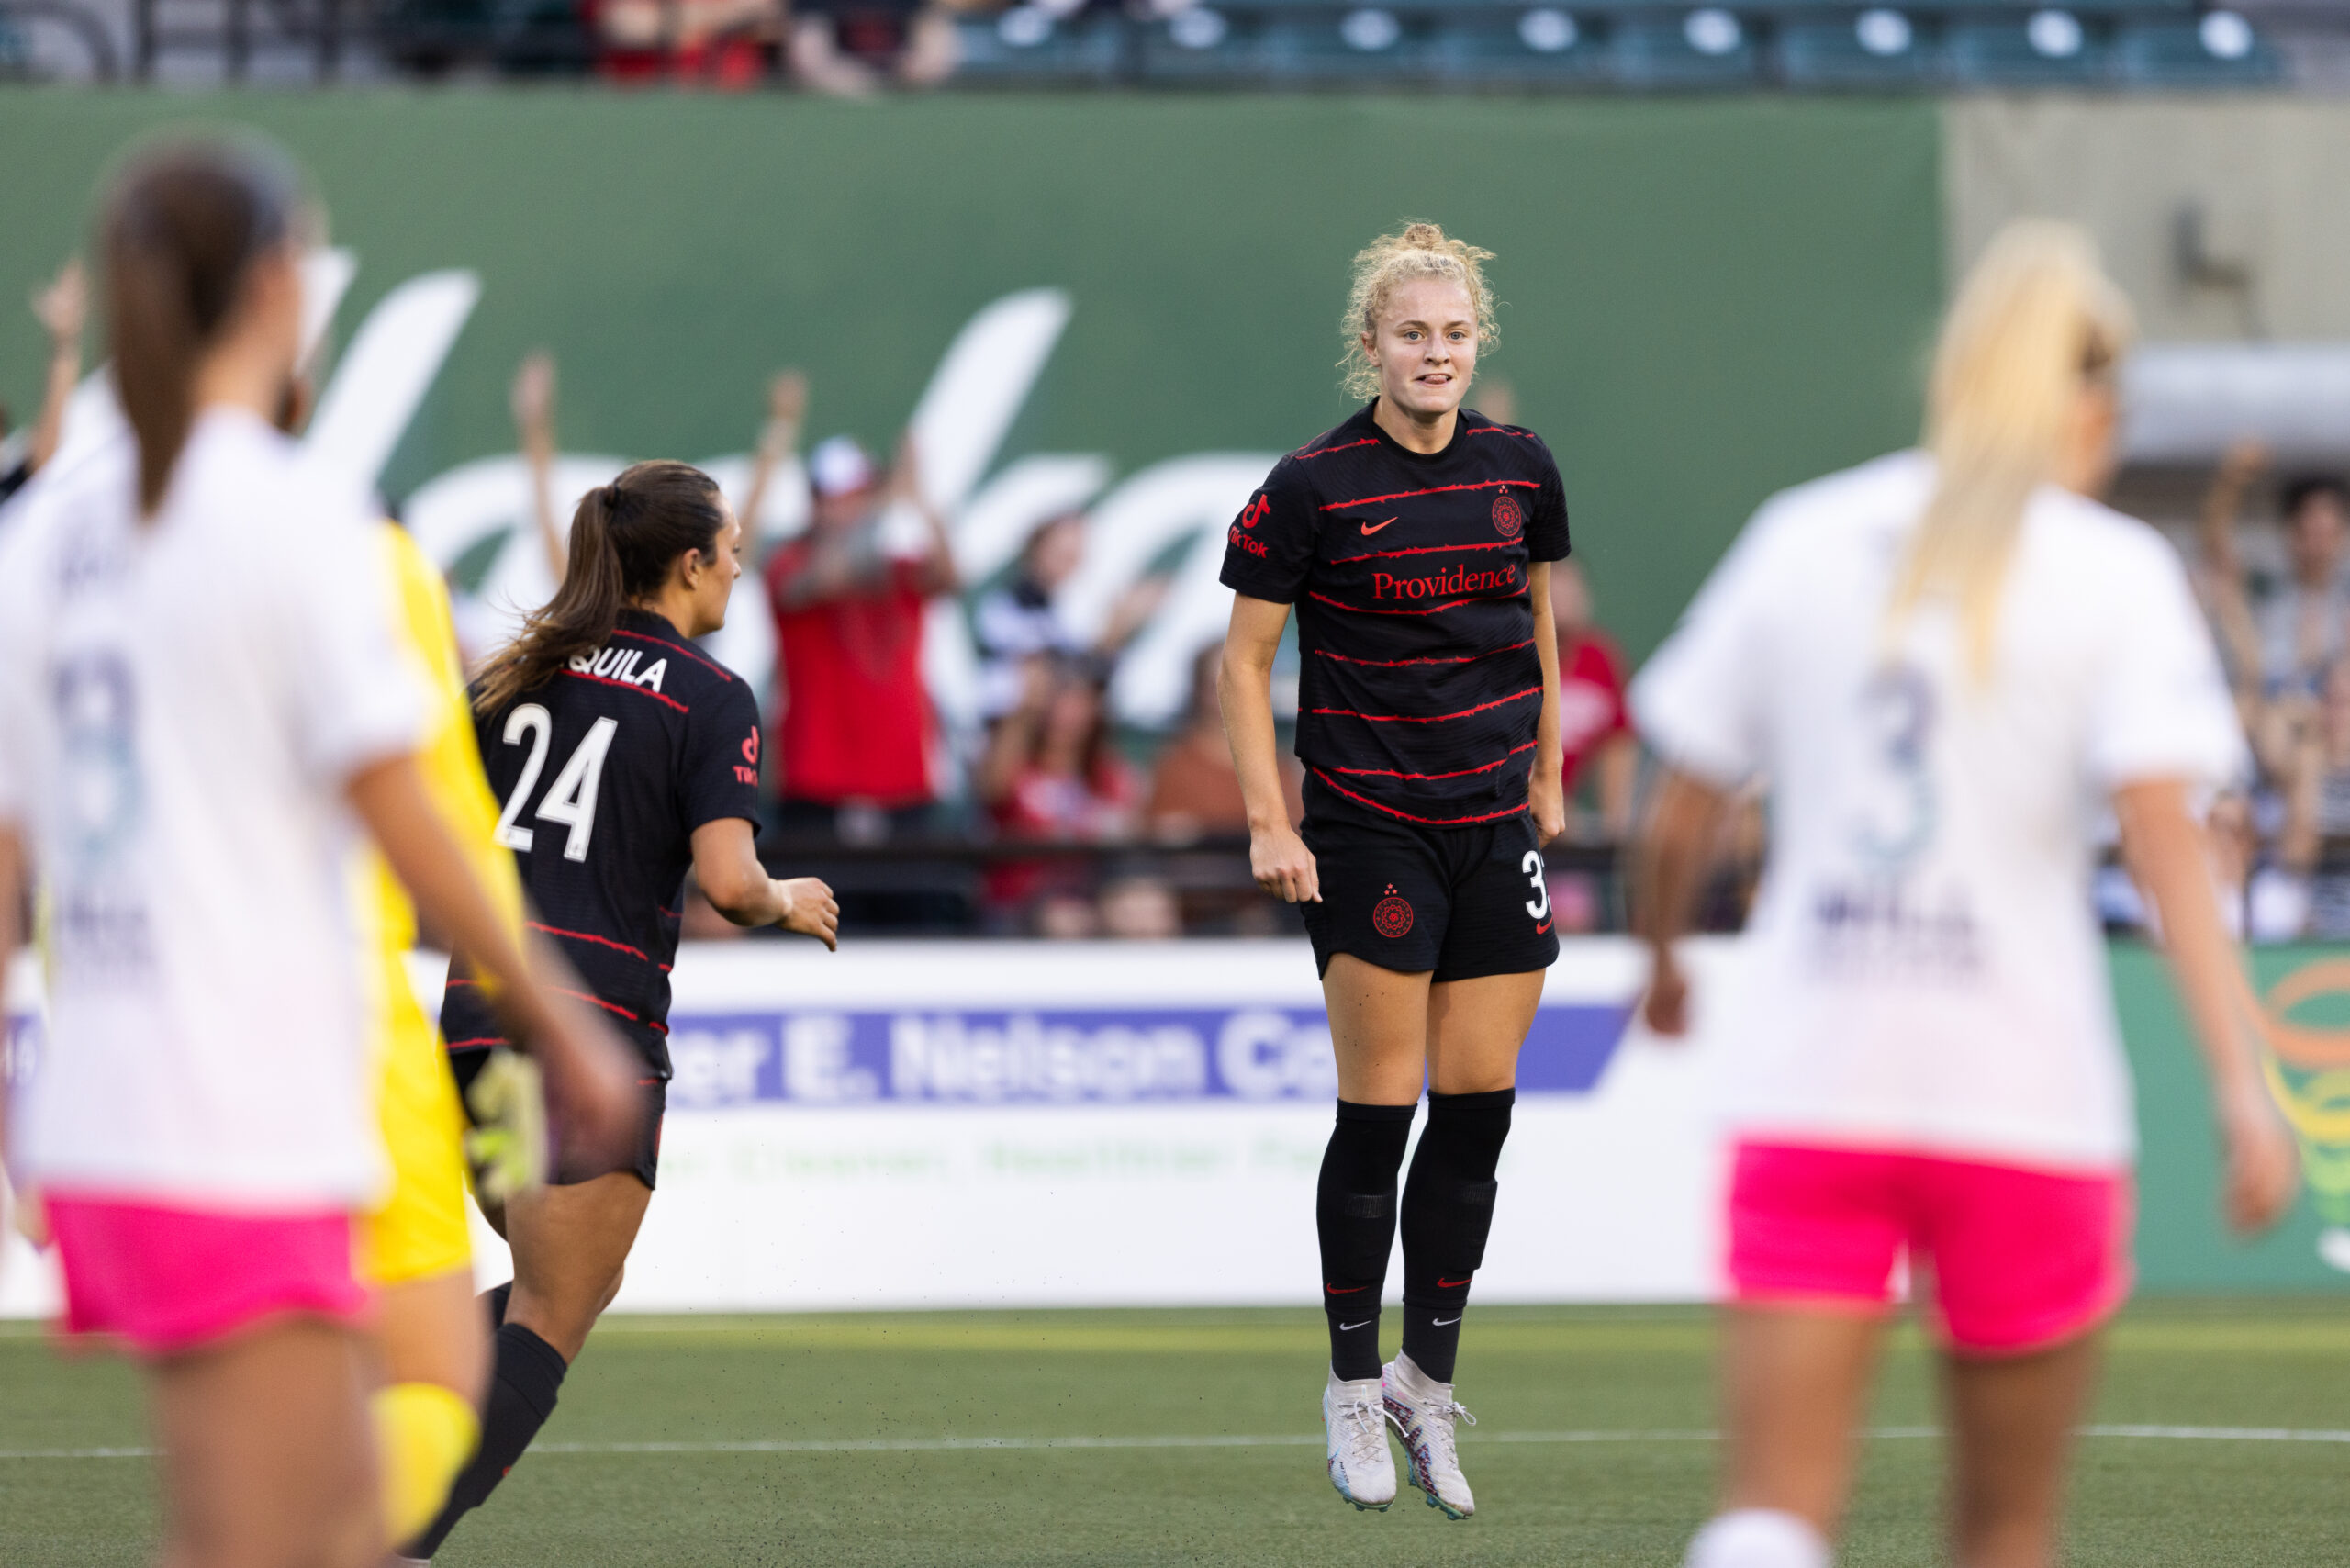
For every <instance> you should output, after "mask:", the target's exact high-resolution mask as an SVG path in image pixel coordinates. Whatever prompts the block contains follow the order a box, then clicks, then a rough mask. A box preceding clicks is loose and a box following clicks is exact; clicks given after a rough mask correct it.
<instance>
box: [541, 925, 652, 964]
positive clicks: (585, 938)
mask: <svg viewBox="0 0 2350 1568" xmlns="http://www.w3.org/2000/svg"><path fill="white" fill-rule="evenodd" d="M523 924H526V925H528V926H529V927H530V928H531V929H532V930H533V931H543V932H545V933H546V934H547V935H550V936H568V937H570V938H571V939H572V940H573V941H574V942H593V943H594V944H596V946H599V947H613V948H617V949H619V950H620V951H621V952H623V953H626V954H627V955H628V956H629V957H630V958H637V959H641V960H643V962H645V963H648V964H649V963H651V962H652V961H653V960H652V959H651V958H646V957H645V955H644V954H643V953H642V952H639V951H638V950H637V949H636V948H634V947H632V946H629V945H628V944H627V943H625V942H615V941H613V940H612V939H611V938H610V937H609V936H598V935H594V934H592V933H590V932H586V931H565V929H564V928H563V927H562V926H560V925H541V924H539V923H538V922H537V921H535V920H529V921H524V922H523Z"/></svg>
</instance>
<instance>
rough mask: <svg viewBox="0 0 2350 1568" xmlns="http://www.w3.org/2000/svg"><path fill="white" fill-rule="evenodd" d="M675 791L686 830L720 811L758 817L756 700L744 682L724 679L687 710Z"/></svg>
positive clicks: (719, 816) (710, 819)
mask: <svg viewBox="0 0 2350 1568" xmlns="http://www.w3.org/2000/svg"><path fill="white" fill-rule="evenodd" d="M677 794H678V798H679V799H680V800H681V801H684V803H685V810H686V831H687V832H688V833H691V832H693V831H694V830H695V829H696V828H698V827H700V826H701V825H702V824H703V823H714V822H717V821H719V820H720V819H722V818H724V817H744V818H747V819H749V820H750V821H751V822H753V823H756V822H757V821H758V820H759V705H758V703H757V701H756V700H755V699H754V698H753V697H752V696H751V688H750V685H749V683H748V682H746V681H742V680H730V681H728V682H727V683H726V684H725V685H724V686H723V687H722V688H721V689H718V690H717V691H715V692H713V693H711V695H710V696H708V697H705V698H702V699H701V700H699V701H697V702H695V704H694V706H693V711H692V712H690V713H688V714H687V715H686V756H685V775H684V777H683V778H681V779H679V780H678V790H677Z"/></svg>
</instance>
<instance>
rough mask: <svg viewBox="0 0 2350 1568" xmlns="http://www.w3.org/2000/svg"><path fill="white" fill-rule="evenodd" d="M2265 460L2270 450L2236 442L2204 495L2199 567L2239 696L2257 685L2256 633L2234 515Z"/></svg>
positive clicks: (2258, 670)
mask: <svg viewBox="0 0 2350 1568" xmlns="http://www.w3.org/2000/svg"><path fill="white" fill-rule="evenodd" d="M2267 465H2268V449H2267V448H2266V447H2264V446H2262V445H2261V444H2260V443H2259V442H2256V441H2239V442H2236V443H2235V444H2234V445H2233V446H2231V447H2229V448H2228V454H2227V455H2226V456H2225V457H2223V458H2221V460H2220V471H2219V473H2218V474H2217V475H2215V476H2213V477H2212V480H2211V488H2210V491H2209V493H2207V494H2206V495H2205V496H2204V498H2203V570H2204V574H2205V577H2206V579H2207V583H2206V591H2207V592H2209V593H2210V596H2211V619H2212V620H2213V621H2214V622H2216V623H2217V624H2218V627H2219V633H2220V641H2221V646H2223V647H2224V648H2226V650H2227V654H2228V664H2229V666H2230V669H2231V673H2232V674H2233V676H2234V678H2235V682H2236V689H2237V694H2238V696H2239V698H2242V697H2244V696H2245V695H2247V694H2257V693H2258V691H2259V689H2260V637H2259V634H2258V633H2256V632H2255V631H2254V630H2253V624H2252V604H2251V601H2250V600H2249V599H2247V598H2246V597H2245V596H2244V562H2243V560H2242V559H2241V558H2240V557H2239V556H2238V555H2237V554H2236V536H2235V530H2236V516H2237V514H2238V512H2239V511H2241V510H2243V506H2244V491H2245V489H2247V488H2248V487H2250V486H2251V484H2252V481H2253V480H2254V479H2255V477H2257V476H2259V474H2260V471H2261V470H2262V469H2264V468H2266V466H2267Z"/></svg>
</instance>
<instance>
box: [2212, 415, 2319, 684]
mask: <svg viewBox="0 0 2350 1568" xmlns="http://www.w3.org/2000/svg"><path fill="white" fill-rule="evenodd" d="M2267 465H2268V454H2267V452H2266V449H2265V448H2263V447H2262V446H2261V445H2260V444H2259V443H2258V442H2249V441H2246V442H2237V443H2236V444H2235V445H2234V446H2233V447H2231V448H2230V449H2229V451H2228V454H2227V456H2226V458H2225V459H2224V460H2223V461H2222V462H2221V465H2220V472H2219V475H2218V476H2217V478H2215V479H2214V481H2213V482H2212V486H2211V491H2210V496H2209V497H2208V498H2206V500H2205V502H2204V507H2203V568H2204V592H2205V594H2206V595H2207V596H2208V597H2209V599H2210V610H2211V616H2212V619H2213V621H2214V622H2216V623H2217V625H2218V627H2219V632H2220V641H2221V650H2222V652H2223V653H2224V654H2225V655H2226V658H2227V663H2228V665H2229V666H2230V667H2229V674H2230V676H2231V678H2233V681H2234V682H2235V686H2236V692H2237V700H2238V702H2239V704H2240V705H2242V706H2244V707H2245V708H2246V712H2245V715H2244V716H2245V722H2246V724H2247V726H2249V727H2254V728H2256V727H2257V719H2258V715H2257V713H2256V712H2255V711H2252V709H2253V707H2254V705H2256V704H2266V703H2271V702H2275V701H2277V700H2278V699H2280V698H2298V699H2301V700H2307V701H2311V702H2314V701H2315V700H2316V697H2317V693H2318V689H2319V687H2320V686H2321V685H2322V683H2323V681H2324V678H2325V672H2326V669H2327V668H2328V666H2331V665H2333V663H2334V662H2335V661H2336V660H2338V659H2340V658H2342V657H2343V655H2344V653H2345V652H2350V646H2345V633H2350V588H2345V587H2344V582H2343V573H2342V566H2343V549H2344V543H2345V542H2350V488H2345V487H2344V482H2343V480H2342V479H2341V478H2340V477H2339V476H2334V475H2330V474H2326V475H2305V476H2301V477H2300V478H2297V479H2293V480H2290V481H2288V483H2287V484H2286V486H2285V487H2284V490H2283V494H2282V507H2281V510H2282V512H2283V514H2284V521H2285V548H2286V558H2287V562H2288V568H2289V576H2288V580H2287V581H2286V582H2284V583H2282V584H2280V585H2277V586H2276V587H2275V588H2272V589H2271V590H2270V591H2268V592H2266V594H2263V595H2261V596H2259V597H2258V598H2257V599H2255V597H2254V594H2253V587H2254V585H2253V584H2252V583H2251V582H2249V581H2248V580H2247V577H2248V574H2247V573H2246V572H2245V571H2244V566H2243V564H2242V562H2241V560H2240V559H2239V557H2238V554H2237V552H2236V543H2235V524H2236V516H2237V513H2238V511H2239V510H2240V509H2241V507H2242V503H2243V500H2244V491H2245V490H2246V489H2248V488H2249V487H2250V486H2251V484H2252V481H2253V480H2254V479H2255V478H2256V477H2257V476H2259V474H2260V472H2261V470H2263V469H2264V468H2266V466H2267Z"/></svg>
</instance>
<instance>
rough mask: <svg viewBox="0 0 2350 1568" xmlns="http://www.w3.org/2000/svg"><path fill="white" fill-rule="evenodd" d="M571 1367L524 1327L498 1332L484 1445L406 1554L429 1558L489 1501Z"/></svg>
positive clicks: (544, 1421)
mask: <svg viewBox="0 0 2350 1568" xmlns="http://www.w3.org/2000/svg"><path fill="white" fill-rule="evenodd" d="M568 1370H569V1368H568V1367H567V1366H566V1365H565V1362H564V1359H563V1355H562V1352H560V1351H558V1350H556V1349H555V1348H554V1346H553V1345H550V1344H548V1343H547V1342H546V1341H545V1340H544V1339H542V1338H539V1337H538V1336H537V1335H536V1334H533V1333H532V1332H531V1331H530V1330H529V1329H528V1328H525V1327H522V1326H521V1325H520V1324H519V1323H509V1324H505V1325H503V1326H502V1327H499V1329H498V1372H497V1375H496V1376H494V1377H493V1378H491V1379H490V1383H489V1411H488V1414H487V1416H486V1417H484V1418H483V1420H482V1426H481V1447H480V1448H479V1449H478V1450H476V1451H475V1454H474V1457H473V1460H472V1462H470V1463H468V1464H467V1465H466V1466H465V1468H464V1472H463V1473H461V1474H459V1475H458V1477H457V1480H456V1484H454V1485H453V1486H451V1487H450V1488H449V1501H448V1504H447V1505H446V1506H444V1507H442V1510H441V1517H440V1518H436V1519H434V1520H433V1521H432V1527H431V1529H428V1530H426V1531H425V1532H424V1533H423V1534H422V1535H420V1536H419V1537H417V1539H416V1540H412V1541H410V1542H408V1544H407V1545H406V1546H403V1547H401V1548H400V1552H401V1555H403V1556H407V1557H420V1558H425V1559H428V1560H429V1559H430V1558H431V1556H432V1554H433V1553H434V1552H436V1551H440V1550H441V1543H442V1541H444V1540H448V1539H449V1532H450V1531H451V1530H453V1529H456V1528H457V1521H458V1520H459V1519H461V1518H464V1517H465V1515H466V1514H468V1513H470V1512H471V1511H472V1510H474V1509H476V1508H478V1507H480V1506H482V1504H484V1503H485V1502H487V1501H488V1499H489V1495H490V1494H491V1493H492V1492H494V1491H496V1490H497V1489H498V1483H499V1482H501V1481H503V1480H505V1479H506V1473H507V1472H508V1471H509V1470H511V1469H513V1468H514V1465H515V1462H516V1461H518V1460H520V1458H521V1457H522V1450H524V1449H527V1448H529V1447H530V1446H531V1439H532V1438H535V1437H537V1436H538V1435H539V1428H541V1427H543V1426H545V1425H546V1424H547V1417H550V1416H552V1415H554V1406H555V1396H556V1395H557V1394H559V1393H560V1392H561V1391H562V1389H563V1374H564V1373H565V1372H566V1371H568Z"/></svg>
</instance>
